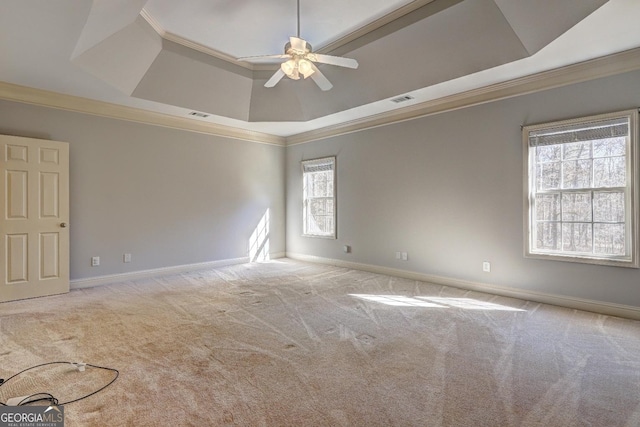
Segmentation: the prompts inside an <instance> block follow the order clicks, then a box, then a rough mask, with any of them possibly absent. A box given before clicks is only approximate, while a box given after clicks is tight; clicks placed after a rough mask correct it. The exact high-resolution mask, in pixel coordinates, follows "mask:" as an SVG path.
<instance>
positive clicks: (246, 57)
mask: <svg viewBox="0 0 640 427" xmlns="http://www.w3.org/2000/svg"><path fill="white" fill-rule="evenodd" d="M286 58H290V56H289V55H286V54H282V55H258V56H243V57H242V58H238V61H252V60H254V59H286Z"/></svg>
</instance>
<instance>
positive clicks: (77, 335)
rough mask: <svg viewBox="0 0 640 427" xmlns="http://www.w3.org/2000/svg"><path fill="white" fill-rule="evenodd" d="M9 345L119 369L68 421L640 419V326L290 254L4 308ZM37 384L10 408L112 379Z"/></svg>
mask: <svg viewBox="0 0 640 427" xmlns="http://www.w3.org/2000/svg"><path fill="white" fill-rule="evenodd" d="M0 343H1V345H0V377H2V378H7V377H9V376H10V375H12V374H14V373H16V372H18V371H20V370H22V369H25V368H27V367H29V366H31V365H35V364H39V363H43V362H50V361H57V360H63V361H84V362H88V363H92V364H96V365H103V366H108V367H113V368H116V369H118V370H120V378H119V379H118V380H117V381H116V382H115V383H114V384H113V385H111V386H110V387H108V388H107V389H105V390H104V391H103V392H101V393H99V394H97V395H95V396H92V397H90V398H88V399H85V400H83V401H80V402H77V403H72V404H70V405H68V406H66V407H65V414H66V425H67V427H72V426H94V425H95V426H187V425H194V426H225V425H229V426H231V425H238V426H492V427H493V426H558V427H570V426H592V427H593V426H603V427H605V426H606V427H613V426H625V427H634V426H640V322H637V321H632V320H625V319H620V318H615V317H608V316H602V315H597V314H593V313H587V312H580V311H575V310H569V309H563V308H559V307H554V306H548V305H543V304H537V303H531V302H526V301H521V300H516V299H510V298H502V297H496V296H491V295H487V294H480V293H473V292H466V291H463V290H459V289H454V288H448V287H442V286H437V285H433V284H428V283H423V282H417V281H412V280H405V279H398V278H393V277H388V276H383V275H377V274H371V273H366V272H361V271H355V270H349V269H344V268H337V267H328V266H321V265H312V264H305V263H301V262H296V261H291V260H276V261H272V262H270V263H265V264H247V265H237V266H231V267H225V268H220V269H215V270H205V271H197V272H192V273H188V274H181V275H171V276H165V277H159V278H156V279H144V280H137V281H135V282H125V283H116V284H113V285H107V286H101V287H96V288H92V289H85V290H76V291H72V292H71V293H69V294H67V295H61V296H54V297H46V298H40V299H34V300H27V301H18V302H12V303H5V304H0ZM32 374H33V375H32V376H31V378H28V379H25V378H23V379H22V380H20V381H18V382H13V384H11V383H7V384H6V385H5V386H2V387H0V400H2V401H3V402H4V401H6V399H7V398H9V397H12V395H14V394H17V393H22V392H25V393H23V394H26V392H31V391H48V392H51V393H53V394H54V395H55V396H56V397H58V398H59V399H60V400H68V399H69V398H71V397H76V396H77V395H78V394H81V393H84V392H86V391H90V390H91V389H92V388H97V387H99V386H101V385H103V384H104V383H105V382H106V381H108V379H109V378H110V375H111V374H109V373H100V372H95V371H91V370H90V369H89V368H88V370H87V372H85V373H80V372H77V371H74V370H73V369H71V367H70V366H69V367H64V366H63V367H57V368H56V369H39V370H37V372H35V373H32ZM28 387H33V388H36V390H31V389H28ZM42 387H47V388H48V389H47V390H41V389H40V388H42Z"/></svg>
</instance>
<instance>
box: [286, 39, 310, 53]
mask: <svg viewBox="0 0 640 427" xmlns="http://www.w3.org/2000/svg"><path fill="white" fill-rule="evenodd" d="M289 43H291V49H293V50H297V51H299V52H305V51H306V50H307V42H306V41H305V40H302V39H301V38H298V37H293V36H291V37H289Z"/></svg>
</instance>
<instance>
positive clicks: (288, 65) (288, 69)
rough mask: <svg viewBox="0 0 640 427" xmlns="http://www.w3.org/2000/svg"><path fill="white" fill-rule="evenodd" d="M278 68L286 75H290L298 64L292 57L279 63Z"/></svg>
mask: <svg viewBox="0 0 640 427" xmlns="http://www.w3.org/2000/svg"><path fill="white" fill-rule="evenodd" d="M280 68H281V69H282V71H283V72H284V73H285V74H286V75H287V77H291V76H292V75H293V74H294V72H295V70H296V68H298V64H296V60H295V59H293V58H292V59H290V60H288V61H285V62H283V63H282V64H280ZM291 78H293V77H291Z"/></svg>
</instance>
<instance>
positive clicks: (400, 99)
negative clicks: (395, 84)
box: [391, 95, 415, 104]
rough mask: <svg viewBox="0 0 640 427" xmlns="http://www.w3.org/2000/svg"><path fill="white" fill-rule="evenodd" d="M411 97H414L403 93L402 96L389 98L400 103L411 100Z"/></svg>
mask: <svg viewBox="0 0 640 427" xmlns="http://www.w3.org/2000/svg"><path fill="white" fill-rule="evenodd" d="M412 99H415V98H414V97H413V96H411V95H404V96H399V97H397V98H393V99H392V100H391V102H395V103H396V104H400V103H401V102H407V101H411V100H412Z"/></svg>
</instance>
